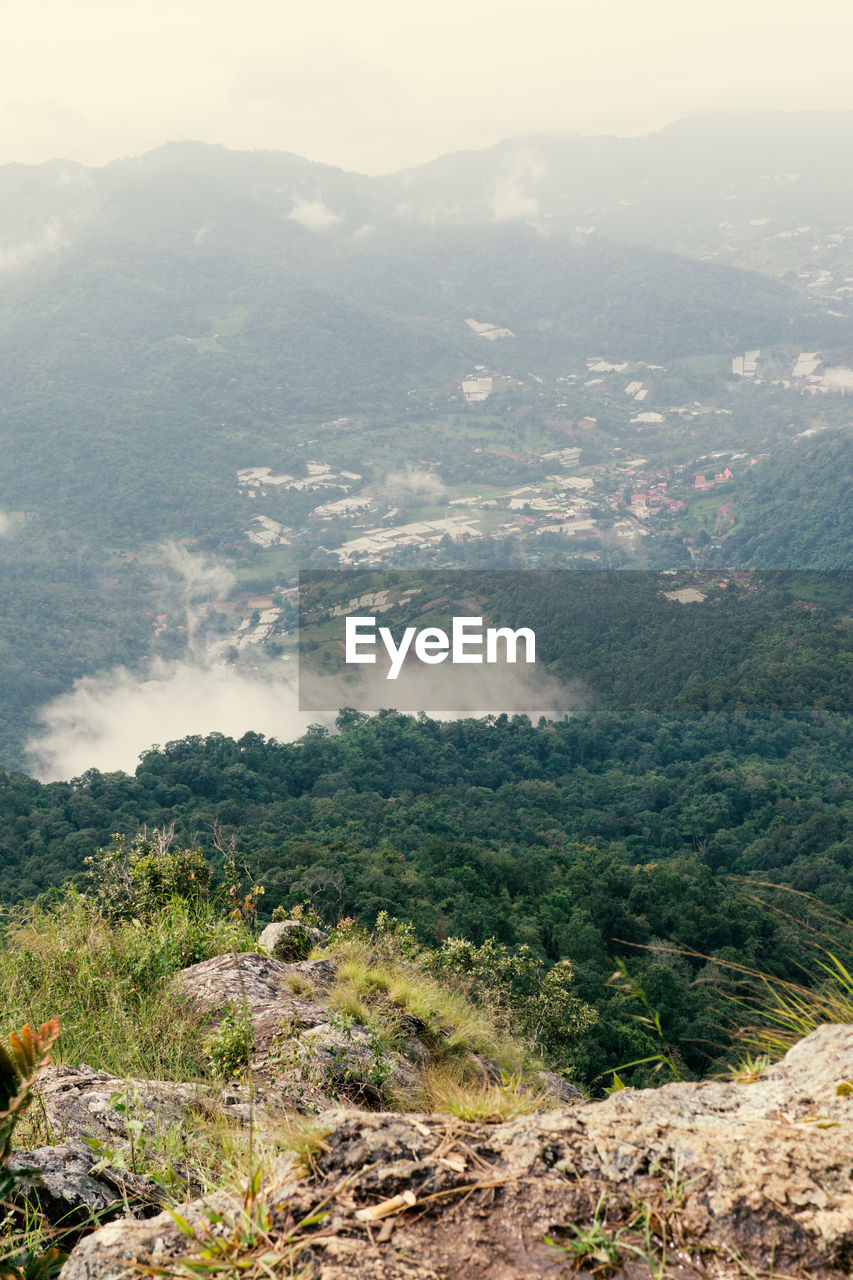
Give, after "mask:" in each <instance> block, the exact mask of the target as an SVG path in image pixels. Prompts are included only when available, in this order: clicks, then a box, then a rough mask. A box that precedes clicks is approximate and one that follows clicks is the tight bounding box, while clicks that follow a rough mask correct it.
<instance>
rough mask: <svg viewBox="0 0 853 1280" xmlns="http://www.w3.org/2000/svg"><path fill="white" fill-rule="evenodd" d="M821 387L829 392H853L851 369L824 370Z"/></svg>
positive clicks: (852, 373)
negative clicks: (826, 388)
mask: <svg viewBox="0 0 853 1280" xmlns="http://www.w3.org/2000/svg"><path fill="white" fill-rule="evenodd" d="M823 385H824V386H825V387H828V388H829V389H830V390H831V391H845V392H846V391H853V369H845V368H843V367H839V368H836V369H825V370H824V373H823Z"/></svg>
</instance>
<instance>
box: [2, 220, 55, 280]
mask: <svg viewBox="0 0 853 1280" xmlns="http://www.w3.org/2000/svg"><path fill="white" fill-rule="evenodd" d="M68 243H69V240H68V237H67V235H66V234H65V232H64V230H63V228H62V224H61V223H60V222H58V221H57V220H55V219H54V220H52V221H50V222H48V223H46V224H45V225H44V226H43V227H42V229H41V231H39V232H38V233H37V234H36V235H34V236H30V237H29V238H28V239H26V240H19V241H18V243H17V244H11V245H6V246H5V247H4V248H0V274H5V273H7V272H11V271H19V270H20V269H21V268H22V267H29V266H32V265H33V263H35V262H39V261H40V260H41V259H42V258H46V257H48V256H49V255H50V254H51V253H56V252H58V250H60V249H64V248H65V247H66V245H67V244H68Z"/></svg>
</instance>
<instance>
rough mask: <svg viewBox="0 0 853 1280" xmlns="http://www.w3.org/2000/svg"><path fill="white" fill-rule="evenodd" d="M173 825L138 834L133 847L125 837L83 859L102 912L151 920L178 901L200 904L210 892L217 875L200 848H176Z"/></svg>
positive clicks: (114, 838)
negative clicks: (161, 910)
mask: <svg viewBox="0 0 853 1280" xmlns="http://www.w3.org/2000/svg"><path fill="white" fill-rule="evenodd" d="M173 840H174V824H173V825H172V826H170V827H168V828H159V827H155V828H154V837H153V839H151V840H149V839H148V837H147V836H146V835H145V834H143V833H139V834H137V835H136V836H134V838H133V840H132V841H131V843H130V846H129V847H128V845H127V842H126V840H125V838H124V836H123V835H121V833H118V832H117V833H116V834H114V835H113V837H112V844H111V845H110V846H109V847H108V848H106V849H98V850H97V851H96V852H95V853H94V854H93V855H92V856H91V857H88V858H86V859H85V860H84V865H85V867H86V871H85V879H86V881H87V882H88V887H89V890H90V892H91V894H92V896H93V897H94V899H95V901H96V902H97V904H98V907H99V909H100V910H101V912H102V913H103V914H104V915H106V916H109V917H110V918H111V919H116V918H118V917H121V916H123V915H136V916H150V915H151V914H152V913H154V912H156V911H158V910H159V909H160V908H162V907H164V906H166V904H167V903H168V902H171V901H172V900H173V899H175V898H180V899H183V900H184V901H186V902H198V901H199V900H201V899H202V898H205V897H206V896H207V895H208V893H209V892H210V882H211V877H212V872H211V869H210V867H209V866H208V864H207V863H206V862H205V859H204V855H203V853H202V851H201V849H176V848H173V847H172V845H173Z"/></svg>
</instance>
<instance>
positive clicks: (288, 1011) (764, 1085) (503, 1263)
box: [0, 920, 853, 1280]
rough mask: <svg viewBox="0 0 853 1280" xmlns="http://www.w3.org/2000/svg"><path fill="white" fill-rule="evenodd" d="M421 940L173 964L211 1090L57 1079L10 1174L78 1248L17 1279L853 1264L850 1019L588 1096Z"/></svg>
mask: <svg viewBox="0 0 853 1280" xmlns="http://www.w3.org/2000/svg"><path fill="white" fill-rule="evenodd" d="M120 928H121V929H123V930H125V931H126V932H129V933H138V932H140V931H141V926H140V922H139V921H138V920H136V921H129V922H127V923H126V924H124V925H122V926H120ZM30 940H31V941H33V940H32V938H31V939H30ZM405 941H406V935H405V933H403V934H401V933H400V932H399V930H398V932H397V934H396V935H395V937H394V938H393V939H389V937H388V935H387V933H386V935H385V936H384V938H383V935H382V934H381V933H380V932H377V933H374V934H373V935H369V936H365V935H364V934H359V935H353V934H350V936H349V937H347V936H346V935H344V936H343V937H341V936H339V937H338V938H337V939H334V938H333V939H332V940H331V943H330V942H329V939H328V938H327V936H326V935H325V934H323V933H322V932H321V931H320V930H317V929H309V928H308V927H307V926H305V925H303V924H301V923H300V922H294V921H291V922H283V923H281V924H273V925H270V926H268V928H267V930H265V932H264V933H263V934H262V935H261V939H260V940H259V944H258V945H259V946H260V948H261V949H260V950H257V951H249V950H245V951H237V950H236V949H235V950H234V951H232V952H231V953H230V954H219V955H213V956H211V957H209V958H208V959H205V960H201V961H198V962H197V963H195V964H192V965H190V966H189V967H188V968H184V969H182V970H180V971H178V972H177V973H176V974H175V975H174V977H173V978H172V979H170V980H169V986H168V991H169V992H170V993H171V994H170V998H171V999H172V1000H173V1001H174V1004H173V1005H172V1012H171V1016H170V1017H169V1019H168V1021H166V1022H164V1023H163V1025H161V1028H160V1034H161V1038H162V1040H163V1042H164V1044H165V1046H166V1048H167V1050H168V1046H169V1042H171V1043H172V1044H173V1045H175V1046H176V1045H178V1044H181V1043H183V1042H184V1041H185V1040H187V1039H188V1040H190V1041H191V1042H194V1043H195V1045H196V1046H199V1045H203V1047H204V1053H205V1056H206V1059H207V1061H208V1064H209V1065H210V1066H211V1068H216V1069H215V1070H211V1071H210V1072H209V1073H208V1075H207V1078H206V1079H205V1078H204V1077H203V1075H199V1074H198V1073H196V1074H195V1075H194V1078H192V1079H175V1078H174V1077H173V1078H171V1079H169V1078H167V1079H142V1078H138V1079H127V1078H124V1077H122V1076H120V1075H116V1074H113V1073H111V1072H110V1071H109V1070H104V1069H97V1068H94V1067H91V1066H85V1065H81V1066H79V1067H75V1066H71V1065H55V1066H48V1067H46V1068H45V1069H44V1070H43V1071H42V1072H41V1075H40V1078H39V1081H38V1084H37V1086H36V1091H37V1105H36V1106H34V1107H32V1108H31V1110H30V1112H29V1114H28V1115H27V1117H26V1120H25V1122H24V1124H23V1125H21V1126H20V1127H19V1135H20V1136H21V1137H22V1138H23V1139H24V1140H25V1143H26V1147H27V1149H26V1150H25V1151H19V1152H16V1153H13V1155H12V1157H11V1159H10V1160H9V1161H8V1162H7V1166H6V1175H7V1176H8V1175H10V1174H11V1176H12V1178H13V1179H15V1178H18V1179H23V1177H24V1171H25V1169H29V1171H30V1174H31V1175H32V1174H33V1173H35V1179H36V1180H35V1185H34V1186H33V1185H31V1186H30V1188H29V1189H28V1190H27V1189H26V1187H25V1184H24V1183H21V1185H20V1186H19V1187H18V1188H17V1194H18V1195H19V1197H20V1196H23V1197H24V1200H26V1201H27V1202H28V1203H29V1205H30V1213H29V1223H30V1227H31V1226H32V1222H33V1221H34V1220H35V1219H36V1218H37V1217H39V1216H40V1217H41V1219H42V1232H43V1235H42V1240H41V1244H42V1245H44V1244H45V1243H48V1242H50V1241H52V1240H58V1241H59V1243H60V1244H61V1246H62V1248H63V1249H65V1250H69V1251H70V1256H69V1258H68V1260H67V1262H65V1264H64V1266H63V1265H62V1258H61V1257H60V1256H59V1255H53V1256H52V1263H53V1265H52V1266H50V1265H47V1266H45V1269H39V1266H40V1257H41V1258H42V1259H47V1262H48V1263H49V1262H50V1261H51V1255H50V1254H49V1253H48V1252H43V1253H42V1254H41V1255H40V1257H39V1255H37V1254H36V1253H34V1252H33V1251H32V1247H31V1246H32V1239H30V1241H29V1242H26V1243H29V1245H30V1254H29V1261H28V1262H27V1261H26V1260H24V1263H23V1265H21V1262H22V1256H23V1255H21V1254H18V1255H17V1257H15V1255H14V1251H13V1252H12V1253H11V1254H10V1252H9V1249H8V1248H7V1249H6V1250H5V1256H6V1257H7V1259H9V1258H13V1259H14V1260H13V1261H12V1263H11V1264H10V1263H9V1262H7V1267H9V1266H10V1265H11V1269H7V1270H4V1271H3V1273H2V1274H3V1276H4V1280H5V1277H7V1276H8V1277H10V1280H11V1278H14V1280H30V1278H31V1277H38V1278H41V1277H45V1278H46V1277H48V1276H54V1275H57V1274H59V1271H60V1269H61V1276H62V1280H129V1278H130V1277H142V1276H174V1277H179V1276H189V1275H202V1276H214V1275H216V1276H226V1277H234V1278H236V1277H238V1276H250V1277H253V1278H254V1277H257V1278H258V1280H260V1277H271V1276H273V1277H274V1276H289V1277H299V1278H300V1280H344V1278H345V1277H351V1278H353V1280H354V1278H357V1277H358V1278H363V1280H367V1278H368V1277H370V1280H379V1278H380V1277H381V1278H382V1280H452V1278H455V1277H460V1276H465V1277H472V1278H476V1277H483V1278H484V1280H485V1277H489V1280H530V1278H531V1277H538V1276H543V1277H544V1276H554V1277H556V1276H569V1275H573V1274H581V1275H584V1276H596V1277H624V1280H634V1278H636V1280H639V1278H640V1277H645V1276H654V1277H672V1278H673V1280H676V1278H677V1280H682V1278H683V1280H687V1278H688V1277H702V1276H704V1277H715V1278H717V1280H723V1278H725V1280H729V1278H732V1280H734V1278H735V1277H753V1278H756V1277H769V1276H771V1275H772V1276H773V1277H775V1280H780V1278H781V1277H786V1276H787V1277H803V1280H805V1278H806V1277H808V1280H817V1278H818V1277H820V1278H822V1280H830V1278H831V1280H836V1278H840V1277H842V1276H845V1275H849V1274H850V1268H851V1265H853V1177H851V1150H853V1141H851V1138H853V1025H850V1024H836V1025H824V1026H820V1027H818V1028H817V1029H816V1030H814V1031H813V1032H812V1033H811V1034H810V1035H808V1036H806V1037H805V1038H804V1039H802V1040H801V1041H799V1042H798V1043H796V1044H794V1045H793V1047H792V1048H791V1049H789V1051H788V1053H787V1054H786V1055H785V1057H784V1058H783V1060H782V1061H781V1062H779V1063H777V1064H775V1065H773V1066H770V1065H768V1059H767V1058H763V1059H758V1060H747V1064H746V1066H745V1067H743V1066H742V1068H741V1071H740V1074H739V1075H737V1074H736V1075H735V1076H734V1077H733V1078H732V1080H731V1081H729V1082H725V1083H723V1082H718V1081H713V1082H704V1083H684V1082H680V1083H675V1084H669V1085H665V1086H663V1087H661V1088H658V1089H621V1090H618V1091H616V1092H614V1093H613V1094H611V1096H610V1097H609V1098H607V1099H606V1100H604V1101H597V1102H594V1101H587V1100H586V1099H585V1097H584V1095H583V1094H582V1093H581V1092H580V1091H579V1090H578V1089H576V1088H575V1087H574V1086H573V1085H572V1084H571V1083H570V1081H569V1080H568V1079H566V1078H565V1076H563V1077H561V1076H559V1075H556V1074H553V1073H552V1072H549V1071H544V1070H542V1069H541V1067H542V1060H541V1058H540V1059H537V1057H536V1056H535V1055H534V1054H533V1053H532V1052H531V1046H530V1042H529V1040H528V1041H527V1042H525V1041H524V1040H522V1039H517V1040H513V1039H512V1037H507V1036H505V1035H504V1036H502V1035H501V1033H500V1022H499V1020H496V1019H494V1018H492V1019H491V1020H490V1018H489V1016H488V1014H486V1013H485V1012H484V1011H483V1010H482V1009H481V1008H478V1007H477V1005H476V1004H474V1005H472V1004H470V1003H466V1001H465V1000H464V999H463V997H462V995H461V994H460V991H459V989H458V988H455V986H454V984H453V983H452V982H450V981H446V982H445V984H444V989H443V990H442V986H441V985H438V984H436V983H435V981H434V980H433V979H431V978H430V977H429V975H428V974H426V973H425V972H424V971H423V970H422V969H418V967H417V965H415V964H413V963H411V962H409V961H407V960H406V957H405ZM310 943H317V944H319V946H318V947H317V948H315V950H314V952H313V953H312V955H311V957H310V958H308V959H299V958H295V959H294V958H292V957H293V956H294V955H295V956H298V955H299V952H300V951H304V950H305V948H306V946H307V945H308V944H310ZM234 945H235V947H236V946H237V945H238V943H237V940H236V939H235V940H234ZM264 949H266V950H268V951H272V952H273V953H275V952H276V951H277V952H278V953H279V954H280V955H285V956H287V955H290V956H291V959H290V960H287V959H284V960H282V959H276V957H275V954H272V955H271V954H264ZM13 950H14V943H13ZM36 951H37V947H36ZM442 1001H443V1003H442ZM162 1012H163V1013H164V1014H166V1013H167V1010H166V1007H165V1006H164V1007H163V1010H162ZM563 1012H564V1017H565V1018H566V1021H567V1022H569V1023H571V1024H572V1025H573V1027H574V1029H575V1032H576V1034H577V1035H578V1036H580V1035H582V1034H583V1032H584V1028H585V1027H586V1026H587V1025H588V1024H589V1021H590V1018H591V1016H592V1014H591V1011H590V1010H589V1009H588V1007H587V1006H584V1005H583V1004H582V1003H581V1002H580V1001H574V1002H573V1003H572V1002H571V998H570V997H566V1001H564V1005H563ZM102 1022H103V1023H104V1025H103V1026H102V1027H101V1028H100V1033H101V1035H102V1037H103V1040H104V1042H107V1041H108V1040H109V1038H110V1027H109V1025H108V1022H107V1020H106V1019H102ZM490 1055H493V1056H490ZM177 1058H178V1054H177V1053H176V1052H173V1057H172V1061H173V1063H174V1062H176V1061H177ZM164 1061H168V1058H167V1059H164ZM217 1077H218V1078H217ZM614 1079H615V1077H614ZM353 1102H355V1103H356V1104H358V1105H356V1106H353V1105H352V1104H353ZM390 1108H393V1110H392V1109H390ZM0 1119H2V1116H0ZM2 1172H3V1171H2V1169H0V1173H2ZM18 1203H19V1204H21V1203H22V1201H21V1199H20V1198H19V1201H18ZM152 1215H153V1216H152ZM18 1220H19V1222H20V1221H21V1216H20V1214H19V1218H18ZM10 1221H11V1220H9V1219H7V1230H8V1226H9V1223H10ZM24 1223H25V1225H24V1228H23V1236H25V1235H26V1230H27V1228H26V1218H25V1219H24ZM6 1238H7V1239H9V1237H8V1236H7V1237H6ZM14 1243H17V1244H18V1245H20V1244H21V1243H22V1237H21V1236H18V1237H17V1239H16V1241H14Z"/></svg>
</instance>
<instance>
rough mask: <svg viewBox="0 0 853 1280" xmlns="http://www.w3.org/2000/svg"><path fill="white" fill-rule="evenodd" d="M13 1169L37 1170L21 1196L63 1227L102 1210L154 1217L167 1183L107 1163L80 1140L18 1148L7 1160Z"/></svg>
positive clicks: (103, 1214) (21, 1171)
mask: <svg viewBox="0 0 853 1280" xmlns="http://www.w3.org/2000/svg"><path fill="white" fill-rule="evenodd" d="M7 1168H8V1170H9V1172H10V1173H15V1174H18V1175H23V1174H24V1173H27V1174H29V1173H30V1172H32V1173H34V1174H35V1176H34V1177H33V1178H32V1179H30V1178H29V1177H28V1178H27V1180H26V1182H25V1183H24V1184H23V1186H22V1189H21V1193H20V1196H19V1198H20V1199H23V1200H27V1201H30V1202H32V1203H33V1204H35V1205H37V1206H38V1208H39V1209H40V1210H41V1211H42V1213H44V1215H45V1217H46V1218H47V1219H48V1221H49V1222H51V1223H55V1224H61V1226H62V1228H63V1230H64V1231H73V1229H74V1228H75V1227H82V1226H87V1225H90V1224H91V1223H92V1220H93V1217H95V1215H97V1217H98V1219H100V1221H105V1220H106V1219H108V1218H111V1217H124V1216H125V1215H126V1214H130V1216H132V1217H150V1216H151V1215H152V1214H153V1213H158V1212H160V1210H161V1209H162V1207H163V1202H164V1199H165V1196H164V1193H163V1189H162V1187H161V1186H160V1185H159V1184H158V1183H157V1182H156V1181H154V1179H152V1178H146V1177H143V1176H141V1175H139V1174H136V1173H133V1172H132V1171H130V1170H128V1169H123V1168H121V1167H120V1166H117V1167H112V1166H110V1165H109V1164H106V1165H105V1164H104V1162H103V1160H102V1159H101V1157H100V1155H99V1154H98V1153H93V1152H92V1151H91V1150H90V1148H89V1147H88V1146H87V1145H86V1144H85V1143H84V1142H81V1141H73V1142H66V1143H62V1144H60V1145H57V1146H49V1147H37V1148H36V1149H35V1150H34V1151H14V1152H13V1153H12V1155H11V1156H10V1158H9V1160H8V1162H7Z"/></svg>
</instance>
